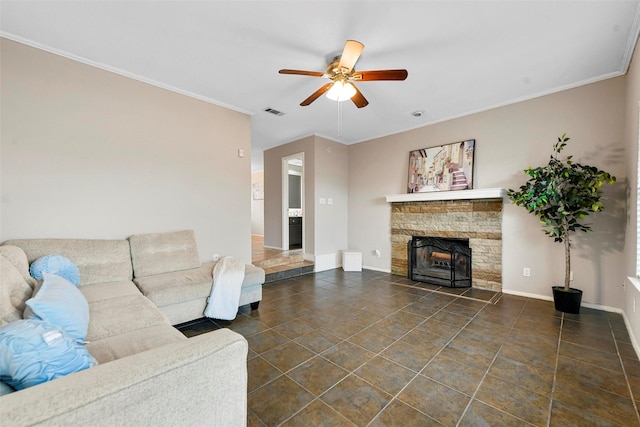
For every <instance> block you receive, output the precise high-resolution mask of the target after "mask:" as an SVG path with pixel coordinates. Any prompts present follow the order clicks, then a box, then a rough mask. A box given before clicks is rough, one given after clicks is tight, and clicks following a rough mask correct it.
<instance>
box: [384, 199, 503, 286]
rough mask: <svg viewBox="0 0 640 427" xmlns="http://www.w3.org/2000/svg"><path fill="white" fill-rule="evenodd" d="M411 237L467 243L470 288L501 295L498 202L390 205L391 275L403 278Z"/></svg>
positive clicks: (500, 212)
mask: <svg viewBox="0 0 640 427" xmlns="http://www.w3.org/2000/svg"><path fill="white" fill-rule="evenodd" d="M411 236H432V237H456V238H465V239H469V246H470V247H471V249H472V250H473V254H472V263H471V268H472V287H474V288H480V289H489V290H492V291H502V199H501V198H496V199H481V200H445V201H419V202H393V203H392V204H391V272H392V273H394V274H401V275H403V276H405V277H406V276H407V274H408V273H407V272H408V269H407V242H408V241H409V240H411Z"/></svg>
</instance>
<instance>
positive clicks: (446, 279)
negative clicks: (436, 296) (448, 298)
mask: <svg viewBox="0 0 640 427" xmlns="http://www.w3.org/2000/svg"><path fill="white" fill-rule="evenodd" d="M407 258H408V263H407V264H408V267H409V268H408V270H409V271H408V273H409V278H410V279H411V280H415V281H418V282H424V283H430V284H433V285H439V286H447V287H450V288H468V287H470V286H471V248H470V247H469V239H458V238H442V237H430V236H426V237H425V236H412V238H411V240H410V241H409V242H408V243H407Z"/></svg>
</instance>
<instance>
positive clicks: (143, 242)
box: [129, 230, 200, 277]
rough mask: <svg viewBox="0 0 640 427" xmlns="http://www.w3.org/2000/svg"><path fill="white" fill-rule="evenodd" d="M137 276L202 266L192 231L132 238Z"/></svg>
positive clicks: (134, 269)
mask: <svg viewBox="0 0 640 427" xmlns="http://www.w3.org/2000/svg"><path fill="white" fill-rule="evenodd" d="M129 244H130V245H131V263H132V264H133V273H134V276H135V277H145V276H151V275H154V274H162V273H170V272H172V271H179V270H188V269H190V268H198V267H200V255H198V246H197V244H196V237H195V235H194V234H193V230H181V231H173V232H168V233H152V234H136V235H134V236H131V237H129Z"/></svg>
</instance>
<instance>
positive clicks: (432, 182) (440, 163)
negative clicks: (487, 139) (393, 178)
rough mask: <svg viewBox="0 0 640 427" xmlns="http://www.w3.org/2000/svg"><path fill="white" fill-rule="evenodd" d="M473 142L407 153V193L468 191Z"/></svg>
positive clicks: (470, 187)
mask: <svg viewBox="0 0 640 427" xmlns="http://www.w3.org/2000/svg"><path fill="white" fill-rule="evenodd" d="M475 145H476V140H475V139H469V140H467V141H460V142H454V143H453V144H447V145H441V146H439V147H431V148H423V149H421V150H414V151H411V152H409V178H408V180H407V182H408V185H407V193H426V192H430V191H456V190H471V189H472V188H473V151H474V148H475Z"/></svg>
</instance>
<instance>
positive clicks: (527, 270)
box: [522, 267, 531, 277]
mask: <svg viewBox="0 0 640 427" xmlns="http://www.w3.org/2000/svg"><path fill="white" fill-rule="evenodd" d="M522 275H523V276H524V277H531V269H530V268H529V267H525V268H523V269H522Z"/></svg>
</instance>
